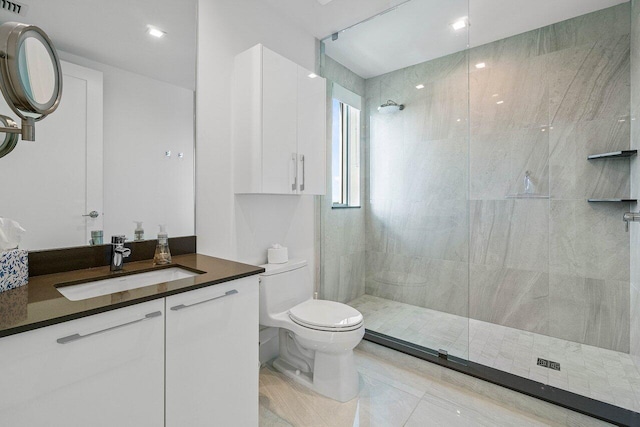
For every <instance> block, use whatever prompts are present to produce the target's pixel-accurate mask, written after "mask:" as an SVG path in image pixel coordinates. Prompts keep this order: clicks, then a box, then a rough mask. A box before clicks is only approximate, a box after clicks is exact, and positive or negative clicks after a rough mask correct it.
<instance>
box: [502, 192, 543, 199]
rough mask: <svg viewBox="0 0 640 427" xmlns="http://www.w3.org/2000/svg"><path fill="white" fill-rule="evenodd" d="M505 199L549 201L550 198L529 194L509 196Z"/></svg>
mask: <svg viewBox="0 0 640 427" xmlns="http://www.w3.org/2000/svg"><path fill="white" fill-rule="evenodd" d="M504 198H505V199H548V198H549V196H547V195H545V194H535V193H534V194H528V193H516V194H507V195H506V196H505V197H504Z"/></svg>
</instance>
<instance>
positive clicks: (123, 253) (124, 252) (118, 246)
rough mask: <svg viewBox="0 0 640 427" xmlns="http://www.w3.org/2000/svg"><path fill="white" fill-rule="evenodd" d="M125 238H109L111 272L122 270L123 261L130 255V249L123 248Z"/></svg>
mask: <svg viewBox="0 0 640 427" xmlns="http://www.w3.org/2000/svg"><path fill="white" fill-rule="evenodd" d="M125 240H127V238H126V237H125V236H111V271H120V270H122V264H123V263H124V259H125V258H127V257H128V256H129V255H131V249H129V248H125V247H124V241H125Z"/></svg>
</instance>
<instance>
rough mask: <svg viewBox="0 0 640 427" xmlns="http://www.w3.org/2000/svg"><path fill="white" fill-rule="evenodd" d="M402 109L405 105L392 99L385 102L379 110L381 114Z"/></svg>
mask: <svg viewBox="0 0 640 427" xmlns="http://www.w3.org/2000/svg"><path fill="white" fill-rule="evenodd" d="M400 110H404V105H402V104H400V105H398V104H396V103H395V102H393V101H392V100H388V101H387V102H385V103H384V104H382V105H381V106H379V107H378V112H380V114H392V113H396V112H398V111H400Z"/></svg>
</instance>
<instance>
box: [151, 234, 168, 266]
mask: <svg viewBox="0 0 640 427" xmlns="http://www.w3.org/2000/svg"><path fill="white" fill-rule="evenodd" d="M166 264H171V252H169V235H168V234H167V231H166V228H165V226H164V225H160V232H159V233H158V244H157V245H156V253H155V255H154V256H153V265H166Z"/></svg>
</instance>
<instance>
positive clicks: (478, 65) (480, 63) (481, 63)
mask: <svg viewBox="0 0 640 427" xmlns="http://www.w3.org/2000/svg"><path fill="white" fill-rule="evenodd" d="M486 66H487V64H485V63H484V62H478V63H477V64H476V68H484V67H486Z"/></svg>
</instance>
